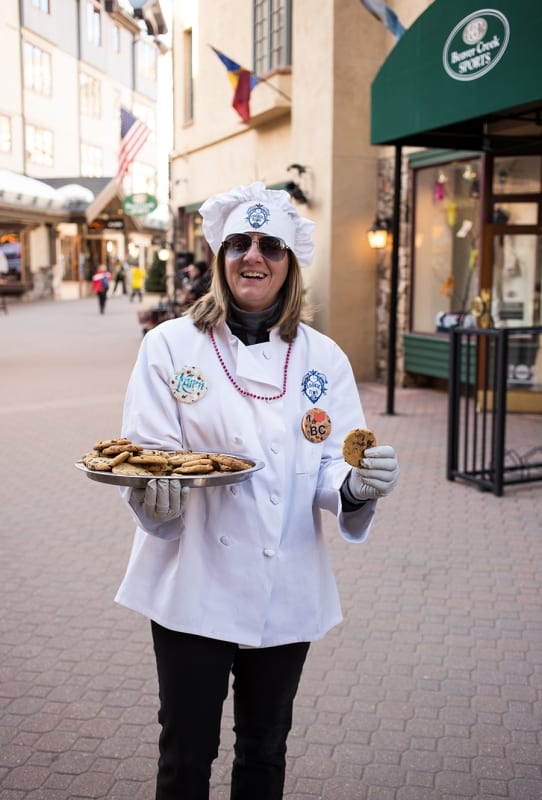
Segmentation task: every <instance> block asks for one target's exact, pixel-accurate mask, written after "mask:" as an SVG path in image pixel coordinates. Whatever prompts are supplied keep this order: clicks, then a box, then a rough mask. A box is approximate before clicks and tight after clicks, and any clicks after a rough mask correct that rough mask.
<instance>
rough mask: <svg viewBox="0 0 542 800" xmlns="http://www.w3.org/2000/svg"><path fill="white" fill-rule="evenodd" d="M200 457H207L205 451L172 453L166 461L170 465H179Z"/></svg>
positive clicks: (197, 459)
mask: <svg viewBox="0 0 542 800" xmlns="http://www.w3.org/2000/svg"><path fill="white" fill-rule="evenodd" d="M202 458H209V456H208V455H207V453H192V452H189V453H174V454H173V455H170V456H168V463H169V465H170V466H172V467H180V466H182V465H183V464H188V463H189V462H191V461H199V460H200V459H202Z"/></svg>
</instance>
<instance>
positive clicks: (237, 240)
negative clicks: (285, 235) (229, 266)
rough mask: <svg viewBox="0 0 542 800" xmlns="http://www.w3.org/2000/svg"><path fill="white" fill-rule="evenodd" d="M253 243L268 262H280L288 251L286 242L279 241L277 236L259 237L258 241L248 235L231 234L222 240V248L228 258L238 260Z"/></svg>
mask: <svg viewBox="0 0 542 800" xmlns="http://www.w3.org/2000/svg"><path fill="white" fill-rule="evenodd" d="M253 241H254V242H256V244H257V246H258V250H259V251H260V253H261V254H262V256H263V257H264V258H266V259H267V260H268V261H281V260H282V259H283V258H284V254H285V252H286V250H288V249H289V248H288V245H287V244H286V242H284V241H283V240H282V239H279V238H278V236H260V238H259V239H258V238H254V239H253V238H252V236H250V234H248V233H232V234H231V236H228V237H226V239H224V241H223V242H222V247H223V248H224V252H225V253H226V255H227V256H229V257H230V258H240V257H241V256H244V255H246V253H248V251H249V250H250V248H251V246H252V242H253Z"/></svg>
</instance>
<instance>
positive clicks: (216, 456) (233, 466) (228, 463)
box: [211, 453, 252, 472]
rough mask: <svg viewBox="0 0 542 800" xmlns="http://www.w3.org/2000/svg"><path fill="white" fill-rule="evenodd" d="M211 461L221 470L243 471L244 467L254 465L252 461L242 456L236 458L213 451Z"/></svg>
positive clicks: (247, 467)
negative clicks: (245, 459)
mask: <svg viewBox="0 0 542 800" xmlns="http://www.w3.org/2000/svg"><path fill="white" fill-rule="evenodd" d="M211 461H212V462H213V464H214V466H215V468H216V469H218V470H220V472H241V471H242V470H244V469H250V467H251V466H252V464H251V462H250V461H244V460H243V459H242V458H235V457H234V456H224V455H221V454H220V453H212V454H211Z"/></svg>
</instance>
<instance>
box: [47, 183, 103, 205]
mask: <svg viewBox="0 0 542 800" xmlns="http://www.w3.org/2000/svg"><path fill="white" fill-rule="evenodd" d="M56 191H57V194H59V195H60V197H62V199H63V200H64V202H65V203H66V205H68V206H87V205H88V204H89V203H92V201H93V200H94V199H95V195H94V192H91V191H90V189H87V187H86V186H81V184H80V183H66V184H65V185H64V186H59V187H58V189H57V190H56Z"/></svg>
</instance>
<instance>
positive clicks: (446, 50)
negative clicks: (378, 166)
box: [371, 0, 542, 152]
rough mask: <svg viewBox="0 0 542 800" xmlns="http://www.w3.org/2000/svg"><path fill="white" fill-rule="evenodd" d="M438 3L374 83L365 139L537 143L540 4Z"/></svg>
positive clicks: (480, 145) (485, 145)
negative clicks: (367, 134) (369, 126)
mask: <svg viewBox="0 0 542 800" xmlns="http://www.w3.org/2000/svg"><path fill="white" fill-rule="evenodd" d="M484 6H486V4H485V3H482V2H480V0H435V2H433V3H432V4H431V5H430V6H429V8H428V9H427V10H426V11H425V12H424V13H423V14H422V15H421V16H420V17H419V18H418V19H417V20H416V21H415V22H414V24H413V25H412V26H411V27H410V28H409V29H408V30H407V31H406V33H405V34H403V36H402V37H401V39H400V40H399V41H398V42H397V44H396V45H395V46H394V48H393V50H392V51H391V53H390V55H389V56H388V58H387V59H386V61H385V62H384V64H383V65H382V67H381V69H380V71H379V72H378V74H377V76H376V78H375V79H374V81H373V83H372V87H371V104H372V105H371V143H372V144H397V145H414V146H420V147H442V148H446V147H447V148H452V149H460V148H461V149H469V150H477V151H480V150H486V151H495V152H502V151H503V150H506V149H513V147H514V145H516V146H517V145H518V144H520V147H521V150H522V151H524V150H528V149H532V150H538V151H540V150H541V149H542V60H541V55H540V54H541V52H542V0H492V2H491V3H487V6H486V7H484Z"/></svg>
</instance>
